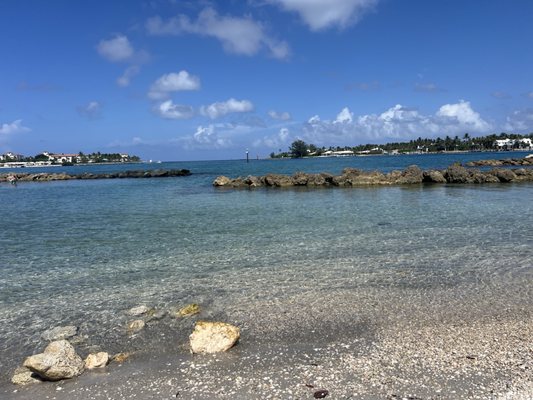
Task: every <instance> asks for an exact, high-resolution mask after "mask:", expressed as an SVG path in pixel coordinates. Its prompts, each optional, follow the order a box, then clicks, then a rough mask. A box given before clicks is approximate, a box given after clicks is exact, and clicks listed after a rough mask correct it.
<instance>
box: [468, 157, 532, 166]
mask: <svg viewBox="0 0 533 400" xmlns="http://www.w3.org/2000/svg"><path fill="white" fill-rule="evenodd" d="M465 165H466V166H467V167H502V166H511V167H512V166H524V167H533V157H525V158H506V159H505V160H477V161H469V162H467V163H466V164H465Z"/></svg>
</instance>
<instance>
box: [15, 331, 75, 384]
mask: <svg viewBox="0 0 533 400" xmlns="http://www.w3.org/2000/svg"><path fill="white" fill-rule="evenodd" d="M23 365H24V367H27V368H29V369H30V370H31V371H33V372H35V373H36V374H38V375H39V376H41V377H42V378H44V379H47V380H51V381H58V380H61V379H68V378H73V377H75V376H78V375H81V373H82V372H83V370H84V369H85V363H84V362H83V360H82V359H81V357H80V356H79V355H78V354H77V353H76V350H74V347H72V345H71V344H70V343H69V342H68V341H66V340H57V341H55V342H52V343H50V344H49V345H48V346H46V349H44V352H43V353H41V354H35V355H33V356H30V357H28V358H26V360H25V361H24V364H23Z"/></svg>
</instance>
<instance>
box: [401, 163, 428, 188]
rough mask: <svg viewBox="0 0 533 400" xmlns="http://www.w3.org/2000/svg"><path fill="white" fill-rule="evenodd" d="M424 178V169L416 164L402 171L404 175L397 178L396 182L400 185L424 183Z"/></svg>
mask: <svg viewBox="0 0 533 400" xmlns="http://www.w3.org/2000/svg"><path fill="white" fill-rule="evenodd" d="M423 178H424V176H423V173H422V170H421V169H420V168H419V167H418V166H416V165H410V166H409V167H407V168H406V169H405V170H404V171H403V172H402V175H401V176H400V177H399V178H398V179H397V180H396V183H398V184H400V185H410V184H415V183H422V180H423Z"/></svg>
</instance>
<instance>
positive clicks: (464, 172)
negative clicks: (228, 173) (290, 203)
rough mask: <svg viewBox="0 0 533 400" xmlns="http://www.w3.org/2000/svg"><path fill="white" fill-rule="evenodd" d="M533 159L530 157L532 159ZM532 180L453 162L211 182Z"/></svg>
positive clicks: (532, 173)
mask: <svg viewBox="0 0 533 400" xmlns="http://www.w3.org/2000/svg"><path fill="white" fill-rule="evenodd" d="M532 159H533V158H532ZM530 181H533V169H530V168H520V169H517V170H510V169H501V168H500V169H498V168H497V169H494V170H492V171H490V172H484V171H480V170H477V169H467V168H465V167H463V166H462V165H460V164H458V163H456V164H453V165H451V166H449V167H448V168H447V169H446V170H444V171H442V172H441V171H436V170H429V171H422V170H421V169H420V168H419V167H418V166H416V165H411V166H409V167H407V168H406V169H405V170H403V171H391V172H389V173H387V174H384V173H382V172H380V171H363V170H360V169H356V168H345V169H344V170H343V171H342V174H341V175H336V176H334V175H331V174H328V173H320V174H311V173H305V172H296V173H295V174H294V175H293V176H287V175H280V174H267V175H265V176H259V177H257V176H248V177H246V178H242V177H239V178H235V179H230V178H228V177H225V176H219V177H217V178H216V179H215V180H214V181H213V186H217V187H218V186H227V187H232V188H256V187H263V186H267V187H288V186H292V187H295V186H306V187H319V186H339V187H360V186H377V185H416V184H421V183H439V184H446V183H454V184H455V183H463V184H465V183H466V184H482V183H498V182H530Z"/></svg>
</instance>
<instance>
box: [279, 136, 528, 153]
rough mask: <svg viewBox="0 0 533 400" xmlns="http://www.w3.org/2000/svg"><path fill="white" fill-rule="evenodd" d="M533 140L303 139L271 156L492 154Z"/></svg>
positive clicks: (523, 146) (488, 137) (463, 138)
mask: <svg viewBox="0 0 533 400" xmlns="http://www.w3.org/2000/svg"><path fill="white" fill-rule="evenodd" d="M525 138H529V139H533V133H530V134H529V135H520V134H515V133H505V132H502V133H500V134H499V135H497V134H491V135H487V136H479V137H470V134H468V133H465V134H464V135H463V137H462V138H460V137H459V136H455V137H453V138H452V137H450V136H446V137H444V138H440V137H437V138H421V137H419V138H418V139H413V140H410V141H408V142H390V143H385V144H376V143H374V144H372V143H369V144H361V145H357V146H329V147H327V148H326V147H325V146H323V147H317V146H315V145H314V144H308V143H306V142H304V141H303V140H301V139H298V140H295V141H294V142H292V143H291V145H290V146H289V149H288V151H282V150H281V149H279V152H278V153H275V152H272V153H270V158H289V157H290V158H302V157H316V156H321V155H324V153H326V152H328V151H347V150H348V151H353V152H354V153H365V154H384V153H391V152H393V151H394V152H398V153H413V152H428V153H430V152H433V153H437V152H446V151H489V150H495V149H496V147H495V143H496V140H502V139H512V140H514V141H515V142H514V144H513V145H512V146H511V147H510V148H506V150H515V149H521V148H525V147H527V146H525V145H524V143H521V142H520V141H518V140H519V139H525Z"/></svg>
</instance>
